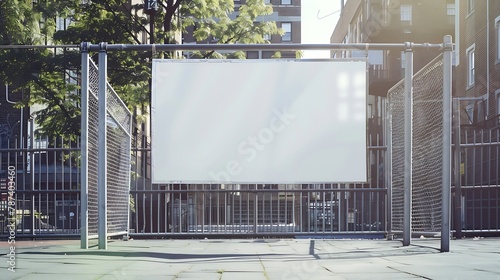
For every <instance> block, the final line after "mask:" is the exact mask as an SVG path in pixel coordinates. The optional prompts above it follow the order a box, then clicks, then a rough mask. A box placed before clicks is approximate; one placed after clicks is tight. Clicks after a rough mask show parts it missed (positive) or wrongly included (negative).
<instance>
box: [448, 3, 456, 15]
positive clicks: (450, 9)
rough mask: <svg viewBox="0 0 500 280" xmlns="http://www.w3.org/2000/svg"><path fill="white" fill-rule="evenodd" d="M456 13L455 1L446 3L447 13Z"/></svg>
mask: <svg viewBox="0 0 500 280" xmlns="http://www.w3.org/2000/svg"><path fill="white" fill-rule="evenodd" d="M455 14H456V9H455V3H446V15H448V16H455Z"/></svg>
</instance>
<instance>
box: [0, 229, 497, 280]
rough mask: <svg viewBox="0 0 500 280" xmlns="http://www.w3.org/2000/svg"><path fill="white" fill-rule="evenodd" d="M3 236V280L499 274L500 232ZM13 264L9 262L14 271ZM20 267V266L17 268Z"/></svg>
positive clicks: (465, 276) (0, 267) (472, 276)
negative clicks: (89, 238)
mask: <svg viewBox="0 0 500 280" xmlns="http://www.w3.org/2000/svg"><path fill="white" fill-rule="evenodd" d="M9 246H10V245H9V244H7V242H6V241H2V242H0V250H1V251H0V260H1V261H0V279H23V280H28V279H54V280H56V279H70V280H77V279H141V280H146V279H148V280H149V279H217V280H220V279H224V280H226V279H236V280H246V279H252V280H259V279H273V280H274V279H279V280H282V279H283V280H284V279H287V280H288V279H289V280H300V279H496V280H500V238H475V239H463V240H452V241H451V244H450V252H448V253H440V252H439V246H440V242H439V240H438V239H414V240H412V245H410V246H407V247H403V246H402V243H401V242H400V241H397V240H393V241H388V240H352V239H232V240H229V239H228V240H225V239H222V240H213V239H204V240H130V241H110V243H109V246H108V250H98V249H97V247H96V246H94V247H92V248H90V249H88V250H82V249H79V241H77V240H65V241H16V243H15V248H14V251H15V257H14V262H15V268H14V269H12V267H11V264H12V263H9V262H10V260H11V259H12V254H11V252H10V248H9ZM9 268H11V269H10V270H9ZM12 270H15V272H12Z"/></svg>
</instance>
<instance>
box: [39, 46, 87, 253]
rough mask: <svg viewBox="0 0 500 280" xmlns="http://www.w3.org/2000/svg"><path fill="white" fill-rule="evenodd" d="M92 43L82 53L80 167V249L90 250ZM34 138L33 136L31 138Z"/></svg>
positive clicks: (84, 47) (82, 47)
mask: <svg viewBox="0 0 500 280" xmlns="http://www.w3.org/2000/svg"><path fill="white" fill-rule="evenodd" d="M89 45H90V43H86V42H83V43H82V44H81V47H80V49H81V52H82V73H81V77H82V85H81V86H82V89H81V102H82V104H81V108H82V113H81V136H80V137H81V139H80V145H81V146H80V150H81V164H80V165H81V166H80V172H81V173H80V178H81V179H80V181H81V187H80V215H81V216H80V248H82V249H88V247H89V244H88V240H89V239H88V236H89V227H88V224H89V219H88V215H89V211H88V194H89V189H88V187H89V181H88V178H89V176H88V175H89V169H88V163H89V160H88V159H89V156H88V151H89V147H88V142H89V136H88V128H89V52H88V46H89ZM31 137H33V135H32V136H31Z"/></svg>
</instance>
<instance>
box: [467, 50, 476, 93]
mask: <svg viewBox="0 0 500 280" xmlns="http://www.w3.org/2000/svg"><path fill="white" fill-rule="evenodd" d="M475 48H476V47H475V45H472V46H470V47H468V48H467V51H466V53H467V86H469V87H470V86H473V85H474V81H475V78H476V76H475V75H476V74H475V57H474V51H475Z"/></svg>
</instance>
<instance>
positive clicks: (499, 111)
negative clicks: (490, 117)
mask: <svg viewBox="0 0 500 280" xmlns="http://www.w3.org/2000/svg"><path fill="white" fill-rule="evenodd" d="M496 94H497V116H498V120H499V121H500V89H498V90H497V91H496Z"/></svg>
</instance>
